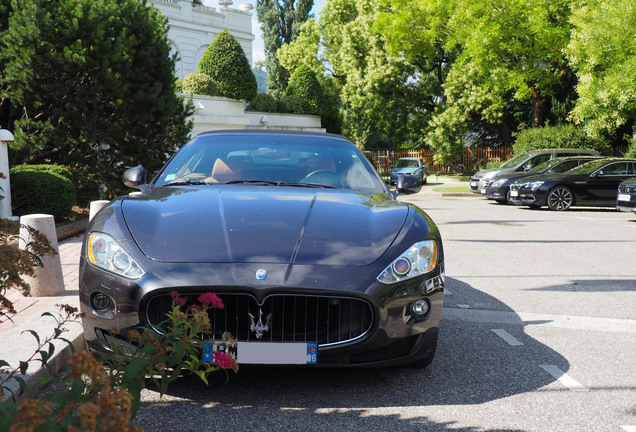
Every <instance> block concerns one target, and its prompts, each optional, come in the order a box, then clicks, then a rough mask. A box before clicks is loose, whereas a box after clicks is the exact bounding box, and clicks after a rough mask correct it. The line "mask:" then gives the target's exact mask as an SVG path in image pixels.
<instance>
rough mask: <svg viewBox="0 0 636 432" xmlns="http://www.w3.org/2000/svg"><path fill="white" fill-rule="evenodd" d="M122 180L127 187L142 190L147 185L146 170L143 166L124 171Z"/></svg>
mask: <svg viewBox="0 0 636 432" xmlns="http://www.w3.org/2000/svg"><path fill="white" fill-rule="evenodd" d="M121 179H122V181H123V182H124V184H125V185H126V186H128V187H131V188H135V189H140V190H141V187H142V186H143V185H145V184H146V170H145V169H144V167H142V166H141V165H140V166H136V167H134V168H129V169H127V170H126V171H124V175H123V176H122V177H121Z"/></svg>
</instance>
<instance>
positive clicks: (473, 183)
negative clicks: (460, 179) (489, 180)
mask: <svg viewBox="0 0 636 432" xmlns="http://www.w3.org/2000/svg"><path fill="white" fill-rule="evenodd" d="M470 185H471V186H472V187H477V186H479V182H476V181H471V182H470Z"/></svg>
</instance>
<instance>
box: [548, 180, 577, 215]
mask: <svg viewBox="0 0 636 432" xmlns="http://www.w3.org/2000/svg"><path fill="white" fill-rule="evenodd" d="M547 204H548V207H549V208H550V210H557V211H563V210H567V209H569V208H570V207H572V205H573V204H574V194H573V193H572V190H570V188H568V187H566V186H556V187H554V188H552V189H551V190H550V192H548V199H547Z"/></svg>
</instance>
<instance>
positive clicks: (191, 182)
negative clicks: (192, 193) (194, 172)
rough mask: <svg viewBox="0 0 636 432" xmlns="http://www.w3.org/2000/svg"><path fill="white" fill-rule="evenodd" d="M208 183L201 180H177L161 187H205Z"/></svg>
mask: <svg viewBox="0 0 636 432" xmlns="http://www.w3.org/2000/svg"><path fill="white" fill-rule="evenodd" d="M207 184H210V183H206V182H204V181H203V180H179V181H173V182H170V183H166V184H164V185H163V186H164V187H165V186H190V185H207Z"/></svg>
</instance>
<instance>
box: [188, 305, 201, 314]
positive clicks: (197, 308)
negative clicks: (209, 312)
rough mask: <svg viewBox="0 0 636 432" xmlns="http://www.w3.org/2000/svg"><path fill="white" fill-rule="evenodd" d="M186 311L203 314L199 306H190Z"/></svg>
mask: <svg viewBox="0 0 636 432" xmlns="http://www.w3.org/2000/svg"><path fill="white" fill-rule="evenodd" d="M188 309H190V310H191V311H197V312H203V308H202V307H201V306H199V305H190V306H188Z"/></svg>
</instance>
